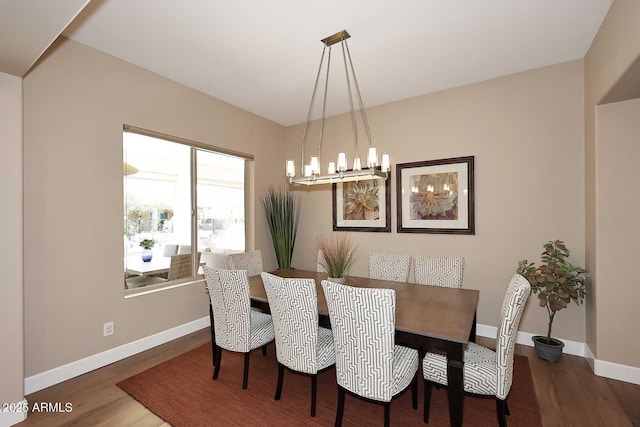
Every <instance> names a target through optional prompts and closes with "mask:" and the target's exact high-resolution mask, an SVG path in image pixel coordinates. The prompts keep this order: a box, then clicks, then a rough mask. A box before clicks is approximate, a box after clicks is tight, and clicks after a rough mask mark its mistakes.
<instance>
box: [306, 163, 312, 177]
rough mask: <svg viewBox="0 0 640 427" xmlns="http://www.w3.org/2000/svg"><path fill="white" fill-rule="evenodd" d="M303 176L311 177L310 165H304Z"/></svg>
mask: <svg viewBox="0 0 640 427" xmlns="http://www.w3.org/2000/svg"><path fill="white" fill-rule="evenodd" d="M304 176H311V165H304Z"/></svg>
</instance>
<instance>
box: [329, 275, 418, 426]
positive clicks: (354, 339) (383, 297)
mask: <svg viewBox="0 0 640 427" xmlns="http://www.w3.org/2000/svg"><path fill="white" fill-rule="evenodd" d="M322 288H323V290H324V296H325V299H326V301H327V307H328V308H329V319H330V320H331V329H332V331H333V343H334V346H335V351H336V380H337V382H338V409H337V412H336V421H335V425H336V426H339V425H342V414H343V412H344V398H345V392H347V393H349V394H352V395H354V396H357V397H360V398H364V399H365V400H371V401H376V402H380V403H382V404H383V405H384V424H385V426H388V425H389V419H390V414H389V412H390V406H391V400H392V399H393V398H394V397H396V396H398V395H399V394H400V393H402V392H403V391H405V390H407V389H408V388H409V386H411V395H412V403H413V409H417V407H418V402H417V400H418V395H417V393H418V365H419V360H418V351H417V350H414V349H411V348H408V347H403V346H400V345H395V343H394V339H395V305H396V293H395V291H394V290H393V289H381V288H355V287H351V286H346V285H341V284H337V283H333V282H329V281H327V280H323V281H322Z"/></svg>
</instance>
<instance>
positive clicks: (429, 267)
mask: <svg viewBox="0 0 640 427" xmlns="http://www.w3.org/2000/svg"><path fill="white" fill-rule="evenodd" d="M413 272H414V276H415V278H416V283H418V284H420V285H430V286H442V287H445V288H461V287H462V273H463V272H464V258H462V257H453V256H423V255H417V256H415V257H414V259H413Z"/></svg>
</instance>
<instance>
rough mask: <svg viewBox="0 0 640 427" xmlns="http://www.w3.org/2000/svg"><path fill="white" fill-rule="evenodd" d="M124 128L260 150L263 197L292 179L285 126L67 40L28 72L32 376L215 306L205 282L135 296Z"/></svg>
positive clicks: (262, 244)
mask: <svg viewBox="0 0 640 427" xmlns="http://www.w3.org/2000/svg"><path fill="white" fill-rule="evenodd" d="M123 124H129V125H133V126H137V127H141V128H145V129H151V130H154V131H158V132H162V133H166V134H169V135H175V136H179V137H182V138H187V139H191V140H194V141H198V142H201V143H205V144H211V145H214V146H219V147H224V148H229V149H233V150H236V151H239V152H244V153H249V154H253V155H254V156H255V165H254V166H255V168H254V171H253V174H254V178H255V184H254V185H255V194H257V195H260V194H262V192H263V191H264V189H265V187H266V186H267V185H269V184H273V183H275V184H278V183H281V182H283V181H284V180H283V178H282V172H281V170H280V168H277V169H274V168H272V167H271V165H272V164H277V165H282V164H284V156H283V154H282V153H283V151H284V145H283V140H284V129H283V128H282V127H281V126H279V125H277V124H274V123H273V122H270V121H268V120H265V119H263V118H260V117H257V116H255V115H252V114H250V113H247V112H246V111H243V110H240V109H238V108H236V107H233V106H231V105H229V104H226V103H223V102H221V101H218V100H216V99H213V98H211V97H209V96H205V95H203V94H201V93H199V92H196V91H194V90H191V89H188V88H186V87H184V86H182V85H180V84H177V83H175V82H171V81H169V80H167V79H164V78H161V77H159V76H157V75H155V74H152V73H149V72H147V71H145V70H143V69H141V68H138V67H135V66H133V65H130V64H127V63H125V62H123V61H120V60H117V59H115V58H113V57H111V56H108V55H106V54H103V53H100V52H98V51H96V50H93V49H91V48H88V47H86V46H83V45H81V44H78V43H76V42H72V41H70V40H66V39H63V40H62V41H61V42H60V43H58V44H57V45H56V46H55V47H54V49H53V50H52V51H50V52H49V53H48V54H47V55H46V57H45V58H43V59H42V60H41V61H40V62H39V63H38V64H37V66H36V67H35V68H34V69H33V70H32V71H31V72H30V73H29V75H28V76H26V77H25V79H24V151H25V160H24V170H25V186H24V200H25V212H24V223H25V235H24V246H25V252H24V253H25V263H24V270H25V273H24V293H25V337H26V338H25V355H26V360H25V362H26V366H25V370H26V376H31V375H34V374H37V373H40V372H43V371H46V370H48V369H51V368H55V367H58V366H61V365H63V364H66V363H69V362H72V361H76V360H78V359H81V358H83V357H86V356H89V355H93V354H96V353H99V352H101V351H104V350H107V349H110V348H114V347H116V346H119V345H122V344H125V343H128V342H131V341H133V340H136V339H139V338H143V337H147V336H149V335H151V334H154V333H157V332H160V331H164V330H167V329H169V328H172V327H175V326H178V325H182V324H184V323H186V322H189V321H192V320H195V319H199V318H202V317H204V316H207V314H208V309H207V304H208V302H207V297H206V294H205V293H204V285H203V284H201V283H200V284H195V285H190V286H186V287H181V288H176V289H171V290H167V291H164V292H160V293H155V294H150V295H145V296H141V297H136V298H129V299H124V292H123V278H122V262H123V261H122V209H123V207H122V166H121V165H122V125H123ZM254 201H255V198H254ZM254 204H255V203H254ZM256 211H257V212H251V214H252V215H253V214H254V213H255V215H256V216H255V218H253V219H252V220H251V221H250V227H251V228H253V229H255V233H254V232H253V230H250V234H254V235H255V237H254V239H255V247H256V248H258V249H263V252H264V254H265V266H266V267H267V268H273V267H275V261H274V257H273V255H272V253H271V252H270V251H269V249H270V247H271V246H270V245H271V243H270V240H269V236H268V232H267V230H266V221H265V220H264V218H263V215H262V212H261V210H260V208H259V207H256ZM251 246H253V242H251ZM111 320H113V321H115V334H114V335H113V336H111V337H107V338H103V336H102V325H103V323H104V322H107V321H111Z"/></svg>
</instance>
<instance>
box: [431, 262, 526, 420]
mask: <svg viewBox="0 0 640 427" xmlns="http://www.w3.org/2000/svg"><path fill="white" fill-rule="evenodd" d="M530 293H531V285H530V284H529V282H528V281H527V279H525V278H524V277H522V276H521V275H519V274H516V275H514V276H513V277H512V278H511V281H510V282H509V287H508V288H507V291H506V293H505V296H504V301H503V302H502V309H501V310H500V318H501V319H500V325H499V327H498V334H497V336H496V350H495V351H493V350H491V349H488V348H486V347H483V346H481V345H478V344H475V343H472V342H469V343H468V344H467V347H466V348H465V351H464V359H463V360H464V367H463V378H464V391H465V392H467V393H472V394H479V395H485V396H495V397H496V412H497V415H498V424H499V425H500V427H504V426H506V425H507V419H506V417H505V415H509V407H508V406H507V396H508V395H509V391H510V390H511V384H512V383H513V358H514V354H515V345H516V336H517V334H518V325H519V324H520V318H521V317H522V312H523V311H524V306H525V303H526V302H527V298H529V294H530ZM422 374H423V377H424V422H425V423H428V422H429V406H430V402H431V386H432V385H433V384H442V385H447V357H446V355H443V354H438V353H429V352H427V354H426V355H425V357H424V359H423V362H422Z"/></svg>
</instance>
